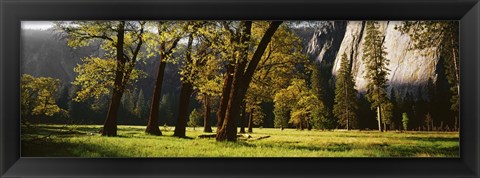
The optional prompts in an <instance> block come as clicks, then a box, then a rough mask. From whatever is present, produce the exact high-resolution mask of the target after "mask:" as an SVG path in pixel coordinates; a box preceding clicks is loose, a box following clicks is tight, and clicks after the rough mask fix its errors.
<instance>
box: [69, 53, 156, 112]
mask: <svg viewBox="0 0 480 178" xmlns="http://www.w3.org/2000/svg"><path fill="white" fill-rule="evenodd" d="M82 61H83V64H78V65H77V67H75V69H74V71H75V72H76V73H78V75H77V77H76V78H75V81H73V82H72V84H73V85H76V86H79V87H80V90H78V91H77V92H76V95H75V98H74V100H75V101H77V102H80V101H85V100H86V99H88V98H94V99H95V100H100V99H101V98H102V96H107V95H110V93H111V91H112V89H113V87H114V81H115V70H116V69H117V63H116V62H115V60H114V59H111V58H108V59H102V58H98V57H89V58H85V59H83V60H82ZM144 77H146V73H145V72H143V71H141V70H137V69H134V70H132V72H131V76H130V80H129V81H128V84H129V86H130V87H133V86H134V85H133V84H134V83H135V82H137V81H138V80H139V79H141V78H144ZM132 108H133V107H132Z"/></svg>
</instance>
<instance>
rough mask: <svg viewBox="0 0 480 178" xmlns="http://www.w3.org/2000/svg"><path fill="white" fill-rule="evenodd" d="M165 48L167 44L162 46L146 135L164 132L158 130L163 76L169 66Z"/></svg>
mask: <svg viewBox="0 0 480 178" xmlns="http://www.w3.org/2000/svg"><path fill="white" fill-rule="evenodd" d="M164 48H165V44H162V45H160V51H162V52H160V64H159V65H158V70H157V78H156V80H155V85H154V87H153V96H152V102H151V104H150V114H149V116H148V123H147V129H146V130H145V132H146V133H149V134H152V135H162V131H160V129H159V128H158V124H159V123H158V112H159V111H158V110H159V107H160V99H161V97H162V84H163V76H164V72H165V66H166V65H167V62H166V61H165V60H164V53H163V50H164Z"/></svg>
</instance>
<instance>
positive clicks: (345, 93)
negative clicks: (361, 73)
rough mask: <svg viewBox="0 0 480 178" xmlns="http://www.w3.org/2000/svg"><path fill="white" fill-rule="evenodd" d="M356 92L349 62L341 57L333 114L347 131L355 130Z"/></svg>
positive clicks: (344, 55)
mask: <svg viewBox="0 0 480 178" xmlns="http://www.w3.org/2000/svg"><path fill="white" fill-rule="evenodd" d="M357 109H358V105H357V90H356V89H355V81H354V79H353V76H352V73H351V71H350V62H349V61H348V59H347V55H346V54H345V53H344V54H343V55H342V61H341V64H340V70H339V71H338V76H337V81H336V87H335V105H334V106H333V113H334V114H335V116H336V117H337V118H339V123H340V124H341V125H342V126H344V127H345V128H347V129H350V128H355V127H356V123H357V117H356V110H357Z"/></svg>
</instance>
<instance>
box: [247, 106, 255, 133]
mask: <svg viewBox="0 0 480 178" xmlns="http://www.w3.org/2000/svg"><path fill="white" fill-rule="evenodd" d="M253 111H254V109H251V110H250V113H248V133H253Z"/></svg>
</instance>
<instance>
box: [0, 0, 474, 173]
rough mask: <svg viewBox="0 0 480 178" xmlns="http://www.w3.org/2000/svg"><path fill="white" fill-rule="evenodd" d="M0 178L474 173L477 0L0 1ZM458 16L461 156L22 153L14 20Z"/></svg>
mask: <svg viewBox="0 0 480 178" xmlns="http://www.w3.org/2000/svg"><path fill="white" fill-rule="evenodd" d="M0 13H1V14H0V15H1V17H0V19H1V20H0V23H1V31H0V41H1V49H0V54H1V60H0V106H1V107H0V177H479V175H480V163H479V162H480V161H479V155H480V154H479V151H480V145H479V140H480V139H479V129H480V125H479V123H480V122H479V111H478V110H479V109H480V107H479V100H480V98H479V92H480V88H479V85H480V82H479V72H478V71H479V69H480V65H479V64H480V63H479V59H480V52H479V51H480V2H479V0H389V1H386V0H384V1H382V0H175V1H173V0H138V1H135V0H95V1H93V0H84V1H82V0H1V1H0ZM118 19H122V20H139V19H141V20H159V19H165V20H200V19H201V20H207V19H208V20H227V19H228V20H247V19H248V20H459V21H460V51H461V53H460V56H461V66H460V67H461V70H460V72H461V87H460V88H461V99H460V102H461V113H460V118H461V122H460V127H461V129H460V158H308V159H307V158H21V157H20V149H19V148H20V123H19V122H20V119H19V118H20V116H19V98H20V94H19V80H20V21H22V20H118Z"/></svg>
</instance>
